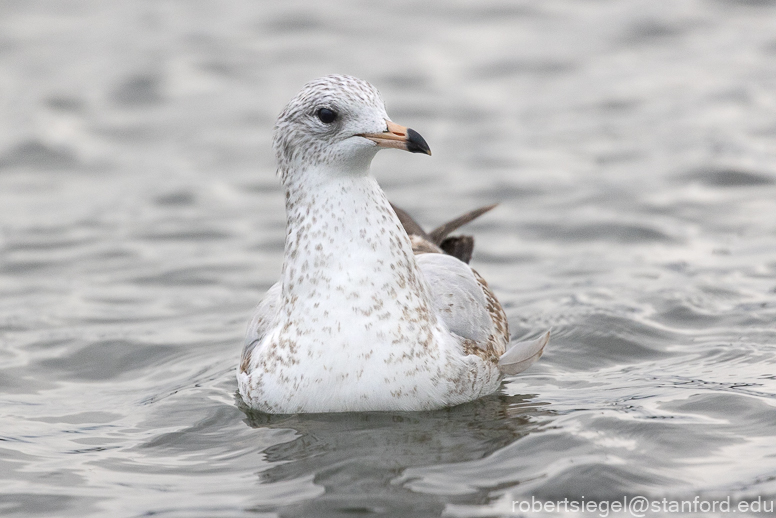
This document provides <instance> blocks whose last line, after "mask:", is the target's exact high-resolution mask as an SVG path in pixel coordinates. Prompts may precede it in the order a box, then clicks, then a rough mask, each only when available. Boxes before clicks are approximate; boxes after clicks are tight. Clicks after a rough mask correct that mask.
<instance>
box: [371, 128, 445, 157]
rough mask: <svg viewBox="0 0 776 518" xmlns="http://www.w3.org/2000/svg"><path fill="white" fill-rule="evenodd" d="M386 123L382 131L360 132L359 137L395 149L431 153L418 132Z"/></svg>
mask: <svg viewBox="0 0 776 518" xmlns="http://www.w3.org/2000/svg"><path fill="white" fill-rule="evenodd" d="M385 122H386V123H387V124H388V129H386V130H385V131H384V132H382V133H361V134H360V135H358V136H359V137H364V138H365V139H368V140H371V141H372V142H374V143H375V144H377V145H378V146H379V147H393V148H396V149H403V150H405V151H409V152H410V153H425V154H427V155H430V154H431V149H430V148H429V147H428V144H426V141H425V140H423V137H421V136H420V134H419V133H418V132H417V131H415V130H413V129H410V128H405V127H404V126H399V125H398V124H395V123H393V122H391V121H389V120H386V121H385Z"/></svg>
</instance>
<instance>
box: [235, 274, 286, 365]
mask: <svg viewBox="0 0 776 518" xmlns="http://www.w3.org/2000/svg"><path fill="white" fill-rule="evenodd" d="M279 306H280V283H279V282H276V283H275V284H273V285H272V287H271V288H270V289H269V290H267V293H266V294H265V295H264V298H263V299H262V300H261V302H260V303H259V305H258V306H257V307H256V312H255V313H254V314H253V318H252V319H251V323H250V324H248V331H247V332H246V333H245V345H243V350H242V357H241V359H240V372H247V371H248V366H249V365H250V363H251V353H253V350H254V349H255V348H256V346H257V345H259V344H260V343H261V341H262V340H263V339H264V336H266V334H267V331H268V330H270V329H272V328H274V327H275V326H276V325H277V315H278V307H279Z"/></svg>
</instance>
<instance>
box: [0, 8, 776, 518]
mask: <svg viewBox="0 0 776 518" xmlns="http://www.w3.org/2000/svg"><path fill="white" fill-rule="evenodd" d="M329 73H347V74H352V75H356V76H358V77H361V78H364V79H367V80H369V81H370V82H372V83H373V84H374V85H376V86H377V87H378V88H379V89H380V90H381V91H382V93H383V96H384V98H385V99H386V101H387V104H388V111H389V113H390V114H391V116H392V118H393V119H394V120H395V121H397V122H400V123H402V124H405V125H408V126H410V127H413V128H415V129H417V130H418V131H419V132H420V133H421V134H422V135H423V136H424V137H425V138H426V140H427V141H428V142H429V144H430V146H431V148H432V149H433V151H434V156H433V157H431V158H428V157H423V156H418V155H410V154H403V153H398V152H383V153H381V154H380V155H379V156H378V157H377V159H376V160H375V163H374V165H373V170H374V173H375V175H376V176H377V178H378V180H379V181H380V182H381V184H382V185H383V187H384V188H385V190H386V192H387V193H388V195H389V198H390V199H391V200H392V201H393V202H394V203H396V204H398V205H399V206H401V207H403V208H405V209H406V210H408V211H409V212H410V213H412V214H414V215H415V216H416V217H417V218H418V220H419V221H421V222H422V223H424V224H425V225H427V226H434V225H435V224H439V223H441V222H442V221H443V220H446V219H449V218H451V217H453V216H455V215H457V214H459V213H460V212H463V211H465V210H468V209H470V208H473V207H475V206H478V205H482V204H486V203H491V202H495V201H498V202H500V203H501V205H500V206H499V208H498V209H497V210H495V211H494V212H492V213H490V214H488V215H487V216H485V217H483V218H482V219H481V220H478V221H477V222H476V223H475V224H472V225H470V227H469V228H468V229H467V230H468V231H469V232H471V233H473V234H475V235H476V236H477V249H476V251H475V256H474V259H473V261H472V263H473V265H474V267H475V268H477V269H478V270H479V271H480V272H481V273H482V274H483V275H484V277H485V278H487V279H488V280H489V281H490V283H491V286H493V287H494V289H495V291H496V293H497V294H498V296H499V297H500V299H501V301H502V303H503V304H504V305H505V307H506V310H507V313H508V315H509V318H510V324H511V329H512V334H513V336H514V337H515V338H526V337H531V336H536V335H537V334H538V333H539V332H541V331H544V330H546V329H548V328H550V327H551V328H552V329H553V332H554V334H553V339H552V341H551V344H550V347H549V348H548V350H547V352H546V354H545V356H544V357H543V359H542V361H541V362H539V363H538V364H536V365H535V366H533V367H532V368H531V369H530V370H529V371H527V372H526V373H524V374H522V375H520V376H517V377H512V378H508V379H507V380H506V382H505V384H504V387H503V391H502V392H501V393H500V394H497V395H494V396H492V397H488V398H485V399H482V400H480V401H477V402H474V403H472V404H469V405H464V406H462V407H457V408H453V409H449V410H445V411H440V412H431V413H415V414H413V413H382V414H381V413H374V414H344V415H318V416H276V417H269V416H262V415H248V414H246V413H244V412H243V411H242V410H240V408H239V406H238V405H237V404H236V401H235V397H234V395H235V390H236V382H235V379H234V369H235V366H236V363H237V358H238V355H239V350H240V345H241V340H242V334H243V331H244V326H245V324H246V322H247V319H248V317H249V316H250V314H251V311H252V308H253V306H254V305H255V304H256V303H257V302H258V301H259V299H260V297H261V295H262V294H263V292H264V290H265V289H266V288H268V287H269V286H270V285H271V284H272V283H273V282H274V281H275V280H276V279H277V277H278V275H279V270H280V264H281V260H282V250H283V239H284V222H285V220H284V213H283V201H282V194H281V191H280V189H279V185H278V180H277V178H276V176H275V172H274V158H273V156H272V153H271V148H270V140H271V131H272V125H273V123H274V119H275V117H276V115H277V113H279V111H280V110H281V108H282V107H283V105H284V104H285V103H286V102H287V101H288V100H289V99H290V98H291V97H292V96H293V95H294V94H295V93H296V92H297V91H298V90H299V88H300V87H301V85H302V84H303V83H304V82H306V81H307V80H310V79H313V78H316V77H318V76H321V75H325V74H329ZM775 139H776V2H774V1H772V0H748V1H745V0H740V1H733V0H729V1H724V0H672V1H668V0H657V1H655V0H634V1H629V2H617V1H614V0H583V1H580V0H576V1H575V0H547V1H543V2H529V1H495V0H483V1H479V2H444V3H443V2H438V3H430V2H426V3H424V2H406V1H402V0H394V1H391V2H355V1H334V2H317V3H313V2H299V1H286V2H267V1H254V2H248V1H239V0H238V1H233V2H216V1H213V0H197V1H185V2H184V1H164V0H161V1H133V2H99V1H96V0H62V1H36V0H15V1H14V0H6V1H4V2H2V3H0V478H1V479H2V485H1V486H0V487H1V488H0V514H2V515H3V516H63V517H64V516H78V517H84V516H117V517H124V516H126V517H131V516H148V515H158V516H165V517H167V516H169V517H177V516H181V517H184V516H185V517H189V516H224V517H225V516H247V515H250V516H339V515H343V514H347V515H349V516H360V515H370V514H375V515H381V514H382V515H388V516H404V517H411V516H438V515H444V516H509V515H511V510H512V505H511V502H512V501H514V500H519V499H526V498H530V497H532V496H533V497H535V498H542V499H563V498H564V497H565V498H570V499H571V498H581V497H582V496H584V497H585V498H586V499H588V500H595V499H599V500H602V499H614V498H621V497H622V496H624V495H629V496H635V495H644V496H647V497H649V498H664V497H668V498H692V497H693V496H695V495H701V496H702V497H703V498H706V499H712V498H722V497H726V496H731V497H732V498H733V499H734V500H750V499H754V498H757V497H758V496H759V497H762V498H770V499H773V498H776V438H775V437H774V436H775V435H776V433H775V432H776V408H775V407H776V145H775V143H774V142H775Z"/></svg>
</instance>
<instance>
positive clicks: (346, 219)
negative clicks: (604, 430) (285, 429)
mask: <svg viewBox="0 0 776 518" xmlns="http://www.w3.org/2000/svg"><path fill="white" fill-rule="evenodd" d="M322 108H325V109H326V110H327V111H329V112H333V113H334V115H335V116H333V117H331V116H330V117H326V118H323V117H321V116H320V113H321V112H320V110H321V109H322ZM329 115H331V113H329ZM389 121H390V119H389V118H388V115H387V114H386V112H385V106H384V104H383V102H382V100H381V98H380V95H379V93H378V92H377V90H376V89H375V88H374V87H372V86H371V85H370V84H369V83H366V82H365V81H362V80H360V79H357V78H353V77H349V76H327V77H324V78H321V79H319V80H316V81H313V82H311V83H308V84H307V85H305V87H304V88H303V89H302V91H301V92H300V93H299V94H298V95H297V96H296V97H295V98H294V99H293V100H292V101H291V102H290V103H289V104H288V106H286V108H285V109H284V110H283V112H282V113H281V114H280V116H279V118H278V122H277V124H276V126H275V138H274V150H275V153H276V156H277V159H278V166H279V172H280V176H281V179H282V182H283V186H284V189H285V195H286V214H287V228H286V243H285V252H284V261H283V269H282V273H281V279H280V281H279V282H278V283H277V284H276V285H274V286H273V287H272V288H270V290H269V291H268V292H267V294H266V295H265V297H264V300H263V301H262V302H261V304H260V305H259V307H258V308H257V310H256V313H255V314H254V317H253V320H252V321H251V324H250V325H249V328H248V333H247V335H246V340H245V346H244V348H243V354H242V358H241V361H240V365H239V367H238V370H237V378H238V385H239V390H240V394H241V395H242V398H243V400H244V401H245V402H246V403H247V404H248V405H249V406H251V407H253V408H255V409H257V410H261V411H265V412H273V413H295V412H336V411H351V410H427V409H433V408H440V407H444V406H449V405H455V404H459V403H463V402H466V401H471V400H473V399H476V398H478V397H480V396H483V395H485V394H488V393H491V392H493V391H494V390H496V389H498V387H499V384H500V382H501V379H502V377H503V373H502V372H501V370H500V368H499V357H500V356H502V354H503V353H504V351H505V349H506V344H507V342H508V340H509V332H508V325H507V321H506V317H505V315H504V312H503V310H502V309H501V306H500V305H499V303H498V301H497V300H496V298H495V296H494V295H493V293H492V292H491V290H490V289H489V288H488V286H487V284H486V283H485V281H484V280H482V278H481V277H480V276H479V275H478V274H477V273H476V272H474V271H473V270H472V269H471V268H469V266H468V265H467V264H465V262H463V261H461V260H459V258H456V257H453V256H451V255H447V254H445V253H443V250H444V247H443V246H442V247H441V246H440V245H442V244H443V243H444V241H443V240H444V239H445V238H446V237H447V234H449V232H450V231H452V230H454V229H455V228H457V227H458V226H460V225H461V224H463V223H465V222H467V221H470V220H471V219H473V218H474V217H476V215H479V213H482V212H484V211H486V210H489V208H486V209H484V210H480V212H479V213H478V214H476V215H474V216H472V214H474V213H475V212H477V211H473V212H472V213H469V215H464V216H463V217H461V218H458V219H457V220H454V221H453V222H451V224H449V225H447V226H446V227H444V229H443V230H441V231H440V230H439V229H437V230H435V231H433V232H432V233H431V234H425V233H424V232H423V231H422V229H420V227H419V226H418V225H417V224H415V227H417V229H420V232H418V231H417V229H414V230H415V231H414V232H413V231H412V230H413V229H410V232H405V228H406V227H407V225H408V223H407V222H408V221H412V219H411V218H409V217H408V216H407V218H408V219H407V218H402V219H400V218H399V216H397V212H396V211H395V210H394V209H393V207H392V206H391V205H390V203H389V202H388V200H387V199H386V197H385V194H384V193H383V191H382V190H381V189H380V187H379V186H378V185H377V182H376V181H375V179H374V178H373V177H372V176H371V175H370V174H369V164H370V163H371V160H372V158H373V157H374V155H375V153H376V152H377V150H378V145H382V144H380V142H382V140H381V139H382V137H380V135H383V134H385V133H388V132H390V131H392V130H391V128H392V127H394V128H403V127H401V126H398V125H395V124H393V123H391V122H389ZM392 124H393V126H391V125H392ZM403 130H405V131H406V133H405V134H404V135H405V137H401V135H402V133H393V134H392V135H394V140H393V141H391V142H388V143H387V144H385V145H384V146H385V147H397V146H396V145H395V141H396V138H407V139H408V140H409V139H412V138H417V137H419V135H417V133H414V132H412V130H406V128H403ZM397 131H399V130H397ZM413 133H414V135H415V137H412V136H411V135H412V134H413ZM370 135H372V136H374V135H377V136H378V138H375V139H373V138H371V137H370ZM395 135H399V136H398V137H396V136H395ZM409 142H413V143H415V145H416V147H410V146H409V144H408V145H406V146H405V147H404V148H405V149H407V150H413V149H414V150H418V149H421V148H418V147H417V142H422V143H423V145H425V142H424V141H422V138H420V140H414V141H413V140H409ZM427 150H428V148H427V147H426V148H425V151H427ZM421 151H422V149H421ZM413 223H414V222H413ZM440 228H441V227H440ZM431 235H433V236H434V238H432V239H430V236H431ZM435 239H436V240H438V242H436V241H435ZM471 243H473V241H471ZM461 250H462V251H461V253H462V254H463V255H465V256H466V255H468V256H470V254H471V246H468V245H466V246H464V248H462V249H461ZM468 258H469V257H463V259H464V260H468Z"/></svg>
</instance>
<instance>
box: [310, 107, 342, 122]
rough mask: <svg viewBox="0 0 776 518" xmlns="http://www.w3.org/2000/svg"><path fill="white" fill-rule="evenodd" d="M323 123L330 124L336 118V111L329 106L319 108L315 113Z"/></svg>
mask: <svg viewBox="0 0 776 518" xmlns="http://www.w3.org/2000/svg"><path fill="white" fill-rule="evenodd" d="M315 114H316V115H317V116H318V118H319V119H320V120H321V122H322V123H324V124H331V123H332V122H334V121H335V120H337V112H335V111H334V110H331V109H329V108H321V109H320V110H318V111H317V112H316V113H315Z"/></svg>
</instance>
